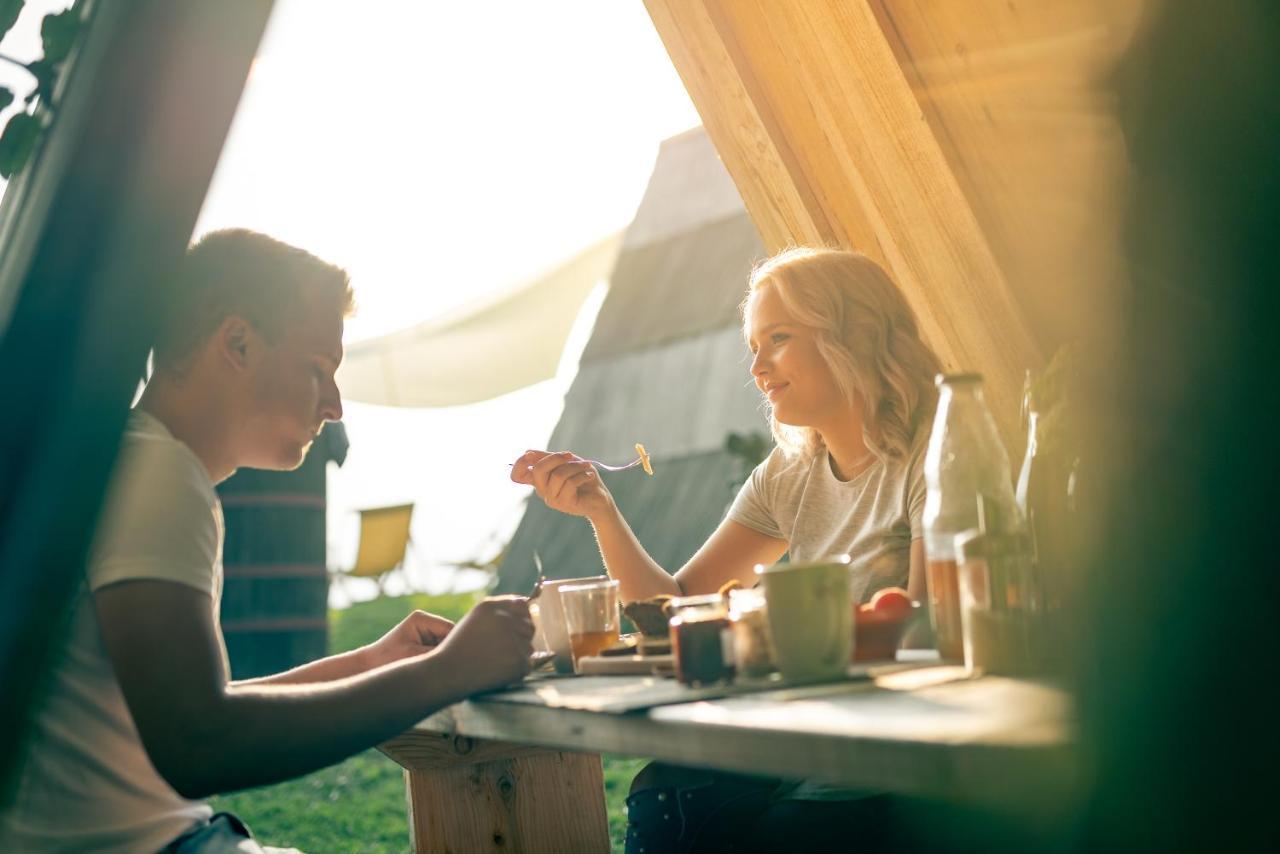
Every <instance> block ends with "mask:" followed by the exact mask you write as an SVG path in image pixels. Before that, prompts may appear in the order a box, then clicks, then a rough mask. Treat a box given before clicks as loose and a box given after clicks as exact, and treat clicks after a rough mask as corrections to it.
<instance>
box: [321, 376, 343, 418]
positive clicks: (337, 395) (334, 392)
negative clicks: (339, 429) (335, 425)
mask: <svg viewBox="0 0 1280 854" xmlns="http://www.w3.org/2000/svg"><path fill="white" fill-rule="evenodd" d="M320 417H321V418H323V419H324V420H325V421H341V420H342V392H340V391H339V390H338V384H337V383H335V382H330V383H329V387H328V388H327V389H325V395H324V397H323V398H322V399H321V401H320Z"/></svg>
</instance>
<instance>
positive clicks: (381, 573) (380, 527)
mask: <svg viewBox="0 0 1280 854" xmlns="http://www.w3.org/2000/svg"><path fill="white" fill-rule="evenodd" d="M412 519H413V505H412V504H397V505H395V506H394V507H373V508H370V509H368V510H361V511H360V548H359V551H357V552H356V563H355V566H353V567H351V569H349V570H347V571H346V572H343V573H340V574H339V577H340V578H342V577H345V578H372V579H373V580H374V581H376V582H377V583H378V594H379V595H382V594H383V593H384V592H385V591H384V587H385V583H386V580H387V577H388V576H390V575H391V574H393V573H394V572H395V571H396V570H400V572H401V576H400V577H401V579H402V580H404V582H405V588H406V589H408V588H409V587H410V585H409V579H408V576H407V575H406V574H405V572H404V564H405V555H406V554H407V553H408V550H409V543H410V536H409V523H410V521H411V520H412Z"/></svg>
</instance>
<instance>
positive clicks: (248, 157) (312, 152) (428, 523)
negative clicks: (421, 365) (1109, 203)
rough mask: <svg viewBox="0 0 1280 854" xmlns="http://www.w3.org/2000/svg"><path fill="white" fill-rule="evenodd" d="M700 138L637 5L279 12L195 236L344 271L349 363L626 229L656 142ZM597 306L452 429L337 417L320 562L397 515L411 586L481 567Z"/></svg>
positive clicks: (319, 0)
mask: <svg viewBox="0 0 1280 854" xmlns="http://www.w3.org/2000/svg"><path fill="white" fill-rule="evenodd" d="M697 123H698V117H697V114H696V113H695V111H694V109H693V107H692V105H691V103H690V102H689V99H688V96H687V95H686V94H685V91H684V88H683V86H682V85H681V83H680V80H679V78H678V77H677V75H676V74H675V71H674V69H672V67H671V64H670V60H669V59H668V57H667V54H666V52H665V50H664V48H663V46H662V43H661V41H660V40H659V39H658V37H657V34H656V33H655V31H654V29H653V25H652V23H651V22H650V20H649V18H648V15H647V13H646V12H645V10H644V7H643V5H642V4H641V3H640V2H639V0H629V2H613V0H611V2H599V0H556V2H544V3H528V2H519V0H507V2H500V1H499V0H489V2H467V3H448V4H446V3H413V2H407V0H406V1H405V2H391V0H381V2H373V0H366V1H365V2H362V3H359V4H352V3H350V2H340V0H278V2H277V4H276V11H275V13H274V16H273V19H272V21H271V24H270V27H269V29H268V32H267V35H266V39H265V41H264V44H263V47H262V50H261V51H260V54H259V57H258V60H257V62H256V63H255V66H254V69H253V73H252V76H251V79H250V82H249V86H248V89H247V91H246V92H245V95H244V99H243V100H242V102H241V106H240V111H239V113H238V114H237V117H236V120H235V123H234V125H233V126H232V130H231V136H230V139H229V141H228V143H227V146H226V148H225V150H224V151H223V155H222V160H221V162H220V164H219V166H218V170H217V173H216V175H215V177H214V183H213V187H212V189H211V190H210V193H209V197H208V199H207V200H206V204H205V208H204V210H203V212H202V214H201V217H200V221H199V223H198V225H197V228H196V232H197V234H201V233H204V232H206V231H209V230H212V229H216V228H223V227H228V226H244V227H248V228H253V229H257V230H260V231H264V232H267V233H270V234H272V235H274V236H276V237H278V238H280V239H282V240H285V241H287V242H290V243H294V244H296V245H298V246H301V247H303V248H305V249H308V250H310V251H311V252H314V253H315V254H317V255H319V256H321V257H323V258H325V259H326V260H330V261H333V262H336V263H338V264H341V265H343V266H345V267H346V268H347V269H348V270H349V271H350V272H351V274H352V279H353V283H354V285H355V288H356V294H357V300H358V302H359V304H360V313H359V316H358V317H356V318H353V319H352V320H351V321H350V322H349V323H348V325H347V334H346V339H347V343H348V344H350V343H351V342H352V341H356V340H360V339H362V338H367V337H371V336H375V335H380V334H383V333H385V332H389V331H391V330H394V329H398V328H401V327H404V326H409V325H413V324H415V323H417V322H420V321H422V320H425V319H427V318H429V317H431V316H433V315H435V314H438V313H440V312H442V311H444V310H446V309H448V308H450V307H453V306H456V305H458V304H460V303H463V302H469V301H471V300H473V299H475V298H476V297H477V296H478V295H480V294H483V293H485V292H486V291H490V290H494V289H499V288H503V287H509V286H510V285H512V284H514V283H516V282H518V281H520V280H522V279H524V278H527V277H528V276H529V275H531V274H533V273H536V272H538V271H540V270H543V269H545V268H548V267H550V266H552V265H554V264H555V263H556V262H558V261H560V260H562V259H565V258H567V257H569V256H570V255H572V254H573V253H574V252H575V251H576V250H578V249H581V248H583V247H585V246H586V245H588V244H589V243H591V242H593V241H595V240H596V239H598V238H599V237H601V236H603V235H605V234H607V233H609V232H612V231H616V230H617V229H619V228H621V227H623V226H625V225H626V223H627V222H629V221H630V219H631V217H632V215H633V214H634V212H635V208H636V205H637V204H638V203H639V200H640V197H641V194H642V193H643V190H644V187H645V183H646V181H647V179H648V177H649V173H650V170H651V169H652V166H653V161H654V157H655V155H656V153H657V146H658V143H659V141H660V140H662V139H664V138H666V137H669V136H672V135H674V134H676V133H679V132H681V131H683V130H685V129H687V128H689V127H692V126H693V125H695V124H697ZM598 296H600V295H599V294H598V295H597V297H598ZM598 303H599V300H598V299H596V300H595V301H594V303H592V304H589V306H588V309H587V310H584V313H583V314H584V317H583V318H580V322H579V329H578V334H577V335H576V336H575V338H574V339H572V340H571V343H570V346H569V348H568V353H569V356H570V358H568V359H567V360H566V364H564V365H562V369H561V371H560V375H559V376H558V377H557V378H556V379H555V380H551V381H548V382H545V383H540V384H539V385H537V386H533V387H531V388H528V389H525V390H522V391H519V392H515V393H513V394H511V395H507V396H505V397H503V398H499V399H497V400H494V401H490V402H487V403H482V404H478V405H475V406H468V407H457V408H451V409H434V410H408V409H388V408H382V407H373V406H365V405H359V404H349V405H348V406H347V415H346V418H345V421H346V423H347V429H348V432H349V434H350V437H351V443H352V447H351V452H350V456H349V457H348V460H347V464H346V465H345V466H344V467H343V468H342V469H340V470H335V469H332V468H331V469H330V477H329V486H330V558H329V560H330V564H331V565H334V564H337V565H349V564H350V562H351V561H352V560H353V558H354V550H355V531H356V522H355V516H354V513H353V511H354V509H356V508H359V507H367V506H377V505H382V504H391V503H399V502H404V501H415V502H417V508H416V510H415V522H414V540H415V544H416V554H414V555H411V566H412V575H413V577H414V582H415V584H416V585H417V586H419V587H420V588H422V587H427V588H430V589H433V590H438V589H441V588H442V587H444V586H446V585H447V584H448V583H449V581H448V579H447V578H445V577H444V576H443V575H441V574H440V573H439V572H438V571H435V570H431V569H430V567H431V565H432V564H433V563H434V562H436V561H440V560H450V559H466V558H473V557H489V556H490V555H491V554H492V553H493V552H495V551H496V550H497V548H498V547H499V546H500V545H501V543H502V542H504V541H505V539H506V537H507V536H509V534H510V532H511V531H512V530H514V527H515V524H516V523H517V522H518V521H519V516H520V511H521V503H520V502H521V501H522V500H523V498H524V497H525V494H526V493H525V491H524V490H522V489H520V488H517V487H515V486H514V485H512V484H510V483H509V482H508V480H507V465H506V463H507V462H509V461H510V460H512V459H514V458H515V456H516V455H518V454H519V453H520V452H522V451H523V450H524V449H526V448H528V447H540V446H542V445H543V444H544V443H545V442H546V441H547V439H548V437H549V435H550V432H551V429H552V428H553V427H554V425H555V422H556V419H557V418H558V417H559V413H560V408H561V403H562V398H563V394H564V391H565V390H566V389H567V386H568V382H569V381H570V380H571V378H572V374H573V372H574V370H575V369H576V354H577V351H578V350H579V349H580V348H581V346H582V345H583V344H584V343H585V334H586V333H587V332H588V331H589V322H590V316H592V312H591V310H590V309H591V307H592V305H594V306H595V307H598ZM472 581H473V580H472ZM350 589H351V590H352V591H353V595H354V596H355V597H356V598H363V597H364V596H365V595H369V594H371V593H372V590H371V589H369V590H361V589H359V588H357V587H355V586H352V587H351V588H350ZM337 598H338V599H339V600H341V598H342V597H341V594H339V595H338V597H337Z"/></svg>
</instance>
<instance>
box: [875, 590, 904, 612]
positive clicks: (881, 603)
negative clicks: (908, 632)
mask: <svg viewBox="0 0 1280 854" xmlns="http://www.w3.org/2000/svg"><path fill="white" fill-rule="evenodd" d="M870 605H871V610H873V611H885V612H888V613H901V612H905V611H910V610H911V608H912V605H913V603H912V602H911V597H910V596H908V595H907V591H905V590H903V589H902V588H901V587H886V588H885V589H883V590H879V591H877V592H876V594H875V595H874V596H872V597H871V602H870Z"/></svg>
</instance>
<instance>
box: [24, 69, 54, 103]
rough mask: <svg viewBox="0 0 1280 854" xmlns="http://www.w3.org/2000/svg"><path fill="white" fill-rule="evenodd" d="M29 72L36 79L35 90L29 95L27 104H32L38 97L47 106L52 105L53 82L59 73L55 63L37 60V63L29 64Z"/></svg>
mask: <svg viewBox="0 0 1280 854" xmlns="http://www.w3.org/2000/svg"><path fill="white" fill-rule="evenodd" d="M27 71H29V72H31V76H32V77H34V78H35V79H36V86H35V88H34V89H32V90H31V91H30V92H29V93H28V94H27V103H28V104H30V103H31V101H32V99H33V98H36V97H37V96H39V98H40V100H41V101H42V102H43V103H45V104H49V103H52V102H53V81H54V75H55V74H56V73H57V69H56V68H54V65H53V63H52V62H50V61H49V60H47V59H37V60H36V61H35V62H28V63H27Z"/></svg>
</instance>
